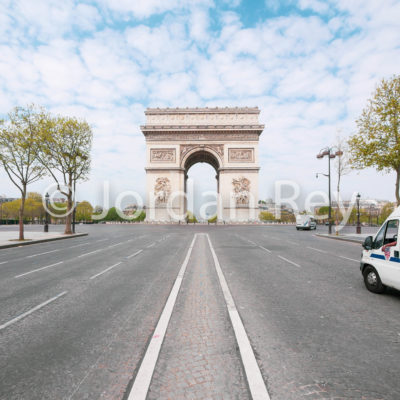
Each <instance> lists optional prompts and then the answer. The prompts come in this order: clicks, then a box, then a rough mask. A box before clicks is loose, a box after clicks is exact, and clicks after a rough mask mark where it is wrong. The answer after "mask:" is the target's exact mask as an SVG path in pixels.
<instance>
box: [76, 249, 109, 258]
mask: <svg viewBox="0 0 400 400" xmlns="http://www.w3.org/2000/svg"><path fill="white" fill-rule="evenodd" d="M102 250H104V249H98V250H94V251H90V252H89V253H83V254H81V255H80V256H78V258H81V257H85V256H88V255H90V254H94V253H98V252H99V251H102Z"/></svg>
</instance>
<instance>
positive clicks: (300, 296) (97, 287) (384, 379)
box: [0, 225, 400, 400]
mask: <svg viewBox="0 0 400 400" xmlns="http://www.w3.org/2000/svg"><path fill="white" fill-rule="evenodd" d="M78 228H79V229H78V231H82V232H83V231H86V232H88V233H89V235H88V236H86V237H77V238H73V239H70V240H62V241H56V242H48V243H40V244H34V245H31V246H24V247H18V248H9V249H3V250H0V302H1V308H0V344H1V353H0V399H1V400H25V399H27V400H28V399H29V400H36V399H37V400H47V399H48V400H54V399H68V400H73V399H74V400H77V399H79V400H80V399H90V400H92V399H115V400H117V399H118V400H122V399H124V400H127V399H129V400H132V398H133V397H132V393H133V390H134V389H133V388H136V387H137V386H139V387H140V388H141V389H142V388H143V387H146V394H147V395H146V396H145V397H146V398H147V399H152V400H154V399H173V400H177V399H240V400H241V399H252V398H257V396H256V395H255V394H254V393H257V391H252V390H254V387H255V386H254V382H256V380H257V376H256V375H257V373H259V374H260V377H261V379H262V383H263V385H264V386H265V389H266V390H267V392H266V393H267V396H268V397H269V398H271V399H272V400H299V399H364V400H373V399H385V400H394V399H398V398H400V383H399V379H398V377H399V375H400V366H399V363H398V360H399V359H400V322H399V318H398V310H399V306H400V294H399V292H397V291H395V290H389V291H388V292H387V293H386V294H384V295H374V294H372V293H370V292H368V291H367V290H366V289H365V287H364V283H363V280H362V276H361V273H360V270H359V260H360V253H361V246H360V245H359V244H357V243H351V242H345V241H339V240H330V239H327V238H324V237H318V236H315V233H314V232H313V231H311V232H309V231H296V229H295V227H293V226H263V225H258V226H228V225H226V226H204V225H203V226H193V225H189V226H186V225H185V226H179V225H98V226H79V227H78ZM2 229H3V230H6V229H7V230H9V229H12V228H5V227H3V228H2ZM29 229H30V228H27V231H29ZM51 229H53V231H54V230H58V228H55V227H51ZM60 229H61V228H60ZM318 232H320V233H324V232H326V229H325V227H320V228H318V229H317V233H318ZM350 233H351V228H350V229H349V230H348V231H347V234H350ZM364 233H367V232H364ZM344 234H346V232H344ZM213 252H214V253H213ZM218 268H220V271H219V270H218ZM224 280H225V281H226V284H227V286H226V287H224V284H223V282H224ZM177 282H179V286H176V285H177ZM174 293H175V294H176V296H175V297H174V296H173V294H174ZM229 296H231V300H230V297H229ZM171 299H172V300H173V302H172V303H170V302H171ZM170 304H172V307H170V315H168V309H169V305H170ZM235 313H237V315H238V316H239V317H240V318H239V323H240V324H242V327H243V332H242V334H240V333H239V334H238V332H240V329H238V326H237V325H235V323H236V324H237V323H238V322H237V320H236V322H235V320H234V315H235ZM165 317H167V318H166V319H165ZM162 321H166V322H167V323H166V325H165V328H166V329H165V336H163V334H161V335H159V334H158V332H161V330H160V329H161V328H160V325H162V324H161V322H162ZM239 328H240V327H239ZM246 340H248V342H249V344H250V351H249V352H244V351H243V349H244V347H242V346H243V341H246ZM157 343H158V344H159V345H160V348H159V353H157V354H156V358H155V362H154V363H153V364H151V362H150V361H149V360H151V354H150V353H151V352H152V349H153V348H156V347H157ZM154 345H155V347H154ZM252 359H254V361H255V366H256V369H251V368H250V367H249V365H251V360H252ZM248 360H250V363H248ZM253 366H254V365H253ZM145 368H147V371H144V372H145V373H150V380H149V382H148V385H147V386H146V382H145V381H141V382H137V379H136V378H139V377H140V376H142V372H143V369H145ZM257 371H258V372H257ZM258 393H261V392H258ZM268 397H266V396H264V397H258V398H265V399H267V398H268ZM136 398H139V397H136Z"/></svg>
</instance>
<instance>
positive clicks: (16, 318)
mask: <svg viewBox="0 0 400 400" xmlns="http://www.w3.org/2000/svg"><path fill="white" fill-rule="evenodd" d="M67 293H68V291H65V292H62V293H60V294H58V295H57V296H54V297H52V298H51V299H49V300H46V301H45V302H43V303H41V304H39V305H37V306H36V307H33V308H32V309H31V310H29V311H27V312H24V313H23V314H21V315H18V317H15V318H13V319H12V320H11V321H8V322H6V323H5V324H3V325H0V331H1V330H2V329H4V328H7V326H10V325H12V324H14V323H16V322H17V321H19V320H21V319H22V318H25V317H27V316H28V315H30V314H32V313H34V312H35V311H37V310H40V309H41V308H43V307H44V306H47V304H50V303H52V302H53V301H55V300H57V299H58V298H60V297H61V296H64V295H65V294H67Z"/></svg>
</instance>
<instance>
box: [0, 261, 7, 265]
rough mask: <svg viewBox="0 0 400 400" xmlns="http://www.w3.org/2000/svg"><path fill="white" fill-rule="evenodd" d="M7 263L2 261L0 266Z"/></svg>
mask: <svg viewBox="0 0 400 400" xmlns="http://www.w3.org/2000/svg"><path fill="white" fill-rule="evenodd" d="M6 263H8V261H2V262H0V265H2V264H6Z"/></svg>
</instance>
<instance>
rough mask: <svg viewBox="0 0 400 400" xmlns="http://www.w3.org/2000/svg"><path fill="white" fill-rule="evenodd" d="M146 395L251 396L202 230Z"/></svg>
mask: <svg viewBox="0 0 400 400" xmlns="http://www.w3.org/2000/svg"><path fill="white" fill-rule="evenodd" d="M147 398H148V400H155V399H157V400H170V399H173V400H184V399H186V400H187V399H221V400H228V399H241V400H246V399H250V398H251V397H250V394H249V392H248V389H247V382H246V378H245V377H244V371H243V367H242V365H241V358H240V354H239V351H238V348H237V344H236V339H235V334H234V332H233V328H232V326H231V323H230V319H229V315H228V312H227V308H226V305H225V301H224V297H223V294H222V291H221V288H220V287H219V283H218V277H217V274H216V271H215V267H214V265H213V259H212V255H211V251H210V249H209V247H208V244H207V238H206V236H205V235H199V236H198V238H197V241H196V244H195V246H194V248H193V253H192V255H191V258H190V261H189V264H188V267H187V271H186V273H185V276H184V279H183V282H182V287H181V290H180V293H179V296H178V299H177V302H176V304H175V308H174V311H173V313H172V317H171V321H170V324H169V326H168V329H167V333H166V336H165V340H164V343H163V346H162V348H161V352H160V355H159V358H158V361H157V365H156V368H155V371H154V375H153V379H152V382H151V385H150V390H149V393H148V397H147Z"/></svg>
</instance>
